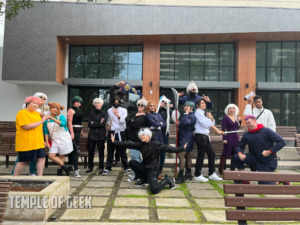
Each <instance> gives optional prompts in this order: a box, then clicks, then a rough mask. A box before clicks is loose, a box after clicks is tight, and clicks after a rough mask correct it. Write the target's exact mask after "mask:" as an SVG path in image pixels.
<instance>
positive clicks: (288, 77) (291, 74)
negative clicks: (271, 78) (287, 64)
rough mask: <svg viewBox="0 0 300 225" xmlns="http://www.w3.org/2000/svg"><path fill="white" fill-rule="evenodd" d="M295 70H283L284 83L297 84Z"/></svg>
mask: <svg viewBox="0 0 300 225" xmlns="http://www.w3.org/2000/svg"><path fill="white" fill-rule="evenodd" d="M295 74H296V71H295V68H282V82H295Z"/></svg>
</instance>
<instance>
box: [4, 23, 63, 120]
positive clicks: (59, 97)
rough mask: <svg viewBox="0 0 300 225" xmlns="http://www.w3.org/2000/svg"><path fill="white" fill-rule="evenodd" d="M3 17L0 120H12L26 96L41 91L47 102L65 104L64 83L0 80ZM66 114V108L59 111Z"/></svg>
mask: <svg viewBox="0 0 300 225" xmlns="http://www.w3.org/2000/svg"><path fill="white" fill-rule="evenodd" d="M0 21H1V20H0ZM3 37H4V19H2V21H1V22H0V121H14V120H15V119H16V115H17V112H18V111H19V110H20V109H21V107H22V105H23V103H24V100H25V98H26V97H27V96H31V95H33V94H34V93H36V92H43V93H45V94H46V95H47V96H48V102H58V103H60V104H61V105H64V106H67V97H68V88H67V86H64V85H60V84H57V85H39V84H12V83H8V82H4V81H2V61H3V60H2V59H3ZM61 112H62V114H63V115H66V110H63V111H61Z"/></svg>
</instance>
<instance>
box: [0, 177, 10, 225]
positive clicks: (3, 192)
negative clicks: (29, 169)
mask: <svg viewBox="0 0 300 225" xmlns="http://www.w3.org/2000/svg"><path fill="white" fill-rule="evenodd" d="M11 185H12V183H11V182H2V181H1V182H0V224H2V223H3V222H4V216H5V212H6V207H7V201H8V192H9V189H10V186H11Z"/></svg>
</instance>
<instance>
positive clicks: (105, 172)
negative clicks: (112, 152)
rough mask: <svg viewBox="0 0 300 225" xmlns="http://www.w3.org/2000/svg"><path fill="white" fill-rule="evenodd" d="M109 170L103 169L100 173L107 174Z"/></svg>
mask: <svg viewBox="0 0 300 225" xmlns="http://www.w3.org/2000/svg"><path fill="white" fill-rule="evenodd" d="M109 172H110V170H108V169H104V170H103V172H102V174H103V175H107V174H109Z"/></svg>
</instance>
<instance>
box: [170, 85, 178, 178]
mask: <svg viewBox="0 0 300 225" xmlns="http://www.w3.org/2000/svg"><path fill="white" fill-rule="evenodd" d="M171 90H172V92H173V95H174V108H175V113H176V114H175V117H176V122H177V121H178V117H177V112H178V101H179V99H178V92H177V91H176V90H175V89H174V88H172V87H171ZM176 147H178V125H177V123H176ZM177 159H178V153H176V161H175V176H177Z"/></svg>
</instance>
